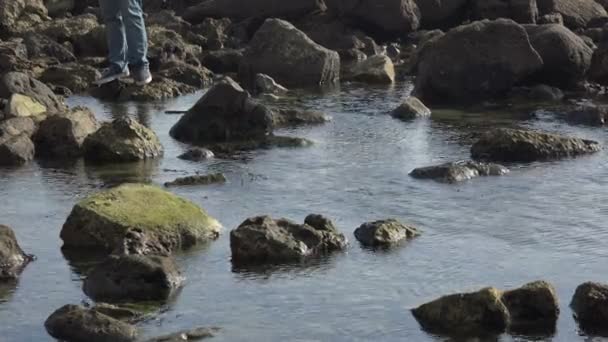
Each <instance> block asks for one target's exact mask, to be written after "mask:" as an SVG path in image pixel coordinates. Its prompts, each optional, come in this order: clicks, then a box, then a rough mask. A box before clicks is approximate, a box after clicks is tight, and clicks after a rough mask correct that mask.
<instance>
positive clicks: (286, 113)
mask: <svg viewBox="0 0 608 342" xmlns="http://www.w3.org/2000/svg"><path fill="white" fill-rule="evenodd" d="M328 121H330V118H329V117H328V116H327V115H325V114H323V113H321V112H317V111H311V110H298V109H293V108H276V109H273V110H272V127H273V128H280V127H290V126H298V125H320V124H324V123H326V122H328Z"/></svg>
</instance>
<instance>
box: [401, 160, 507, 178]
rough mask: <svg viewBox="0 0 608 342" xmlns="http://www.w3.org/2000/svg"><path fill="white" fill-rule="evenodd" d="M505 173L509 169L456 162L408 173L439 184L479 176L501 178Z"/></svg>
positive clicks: (493, 165)
mask: <svg viewBox="0 0 608 342" xmlns="http://www.w3.org/2000/svg"><path fill="white" fill-rule="evenodd" d="M507 173H509V169H507V168H506V167H504V166H502V165H499V164H494V163H481V162H475V161H458V162H450V163H445V164H440V165H435V166H427V167H421V168H417V169H414V170H413V171H412V172H410V176H412V177H413V178H419V179H432V180H434V181H437V182H440V183H457V182H462V181H465V180H469V179H472V178H476V177H479V176H502V175H505V174H507Z"/></svg>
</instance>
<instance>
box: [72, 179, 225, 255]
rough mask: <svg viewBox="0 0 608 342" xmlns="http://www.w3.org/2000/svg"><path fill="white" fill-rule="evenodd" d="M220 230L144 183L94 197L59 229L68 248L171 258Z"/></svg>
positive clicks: (184, 203)
mask: <svg viewBox="0 0 608 342" xmlns="http://www.w3.org/2000/svg"><path fill="white" fill-rule="evenodd" d="M220 228H221V225H220V223H219V222H218V221H217V220H215V219H214V218H213V217H211V216H209V215H208V214H207V213H206V212H205V211H204V210H203V209H201V208H200V207H198V206H197V205H195V204H194V203H192V202H190V201H187V200H185V199H183V198H180V197H178V196H176V195H173V194H171V193H169V192H166V191H164V190H162V189H160V188H157V187H154V186H150V185H143V184H125V185H121V186H119V187H116V188H113V189H110V190H106V191H102V192H99V193H97V194H93V195H91V196H89V197H87V198H86V199H84V200H82V201H81V202H79V203H78V204H76V205H75V206H74V208H73V209H72V212H71V213H70V216H69V217H68V219H67V221H66V222H65V224H64V225H63V229H62V230H61V239H62V240H63V243H64V245H63V248H64V249H81V250H82V249H84V250H90V249H98V250H101V251H103V252H107V253H115V254H157V255H168V254H170V253H171V252H172V251H175V250H180V249H186V248H189V247H191V246H193V245H195V244H196V243H198V242H204V241H210V240H213V239H216V238H217V237H218V236H219V233H220Z"/></svg>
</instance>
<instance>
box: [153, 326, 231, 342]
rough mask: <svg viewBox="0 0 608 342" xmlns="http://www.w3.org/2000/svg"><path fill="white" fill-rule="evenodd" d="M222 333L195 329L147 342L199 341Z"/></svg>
mask: <svg viewBox="0 0 608 342" xmlns="http://www.w3.org/2000/svg"><path fill="white" fill-rule="evenodd" d="M218 331H220V328H215V327H212V328H205V327H201V328H194V329H189V330H184V331H180V332H176V333H173V334H169V335H165V336H160V337H155V338H151V339H149V340H146V342H182V341H199V340H202V339H206V338H211V337H214V336H215V334H216V333H217V332H218Z"/></svg>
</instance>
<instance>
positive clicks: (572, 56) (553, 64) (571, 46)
mask: <svg viewBox="0 0 608 342" xmlns="http://www.w3.org/2000/svg"><path fill="white" fill-rule="evenodd" d="M526 30H527V32H528V35H529V36H530V42H531V44H532V47H534V49H535V50H536V51H537V52H538V54H539V55H540V57H541V58H542V59H543V62H544V63H543V67H542V68H541V69H540V70H539V71H538V73H537V74H536V75H534V76H533V77H534V78H535V79H537V80H539V81H541V82H543V83H547V84H551V85H556V86H558V87H567V88H574V87H575V86H576V84H577V83H578V82H580V81H582V80H583V79H584V78H585V75H586V74H587V70H588V69H589V67H590V65H591V57H592V55H593V50H592V49H591V48H590V47H589V46H587V44H585V42H584V41H583V40H582V39H581V38H580V37H579V36H577V35H576V34H574V33H573V32H572V31H570V30H569V29H567V28H566V27H564V26H562V25H556V24H553V25H539V26H533V25H529V26H526Z"/></svg>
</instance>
